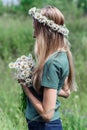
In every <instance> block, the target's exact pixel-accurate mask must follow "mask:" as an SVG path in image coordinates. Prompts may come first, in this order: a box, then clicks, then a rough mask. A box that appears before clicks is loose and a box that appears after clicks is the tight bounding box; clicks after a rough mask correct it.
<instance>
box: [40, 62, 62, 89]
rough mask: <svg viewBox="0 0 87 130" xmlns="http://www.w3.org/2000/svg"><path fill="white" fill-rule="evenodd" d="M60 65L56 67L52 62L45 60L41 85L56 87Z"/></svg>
mask: <svg viewBox="0 0 87 130" xmlns="http://www.w3.org/2000/svg"><path fill="white" fill-rule="evenodd" d="M59 74H60V67H58V65H57V67H56V65H55V64H54V63H53V62H47V63H45V65H44V68H43V73H42V80H41V86H44V87H48V88H53V89H58V84H59V76H60V75H59Z"/></svg>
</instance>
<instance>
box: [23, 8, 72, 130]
mask: <svg viewBox="0 0 87 130" xmlns="http://www.w3.org/2000/svg"><path fill="white" fill-rule="evenodd" d="M29 14H30V15H31V16H32V17H33V26H34V38H36V43H35V57H36V60H37V65H36V67H35V69H34V71H33V77H32V79H33V87H30V88H27V87H26V86H24V85H22V87H23V90H24V92H25V94H26V95H27V108H26V114H25V115H26V118H27V122H28V128H29V130H48V129H49V130H62V129H63V128H62V123H61V119H60V113H59V107H60V102H59V99H58V96H63V97H68V96H69V94H70V90H71V89H72V88H73V85H72V84H73V78H74V69H73V62H72V54H71V51H70V48H69V44H68V40H66V39H67V38H66V37H67V36H68V33H69V31H68V29H67V28H66V27H65V25H64V16H63V14H62V13H61V12H60V11H59V10H58V9H57V8H56V7H52V6H48V7H45V8H42V9H41V10H40V9H36V8H35V7H34V8H32V9H30V10H29Z"/></svg>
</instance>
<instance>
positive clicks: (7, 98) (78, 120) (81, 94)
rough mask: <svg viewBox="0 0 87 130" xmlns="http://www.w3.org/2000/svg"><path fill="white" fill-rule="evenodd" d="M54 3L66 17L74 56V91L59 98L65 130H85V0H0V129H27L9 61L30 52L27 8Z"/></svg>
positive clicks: (30, 37) (86, 25) (30, 39)
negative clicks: (64, 97) (65, 96)
mask: <svg viewBox="0 0 87 130" xmlns="http://www.w3.org/2000/svg"><path fill="white" fill-rule="evenodd" d="M46 5H53V6H56V7H57V8H59V9H60V10H61V11H62V13H63V14H64V16H65V24H66V25H67V27H68V29H69V30H70V34H69V41H70V43H71V51H72V53H73V57H74V65H75V72H76V83H77V86H78V88H77V91H75V92H73V93H72V94H71V96H70V97H69V98H68V99H63V98H60V100H61V102H62V105H61V108H60V112H61V118H62V120H63V128H64V130H87V88H86V87H87V0H0V130H2V129H3V130H26V129H27V127H26V121H25V118H24V114H23V113H22V110H21V93H22V90H21V88H20V87H19V85H18V83H17V82H16V80H15V79H14V77H13V76H12V74H11V70H10V69H9V68H8V64H9V62H11V61H15V60H16V58H17V57H19V56H21V55H23V54H24V55H28V54H29V53H32V54H33V47H34V42H35V40H34V39H33V37H32V34H33V27H32V19H31V17H30V16H28V10H29V9H30V8H31V7H33V6H36V7H38V8H41V7H44V6H46Z"/></svg>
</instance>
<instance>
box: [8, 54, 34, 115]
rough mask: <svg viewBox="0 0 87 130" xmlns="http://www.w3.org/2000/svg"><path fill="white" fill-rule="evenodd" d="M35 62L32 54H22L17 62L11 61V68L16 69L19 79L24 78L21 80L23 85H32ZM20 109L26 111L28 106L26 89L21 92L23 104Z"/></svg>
mask: <svg viewBox="0 0 87 130" xmlns="http://www.w3.org/2000/svg"><path fill="white" fill-rule="evenodd" d="M34 66H35V62H34V60H33V58H32V55H31V54H29V56H25V55H22V56H21V57H19V58H17V60H16V61H15V62H11V63H9V68H10V69H12V70H14V76H15V78H16V79H17V80H22V81H23V82H20V84H22V85H26V86H27V87H30V86H32V71H33V69H34ZM20 106H21V107H20V109H21V110H22V112H23V113H24V110H25V107H26V95H25V93H24V91H23V92H22V94H21V104H20Z"/></svg>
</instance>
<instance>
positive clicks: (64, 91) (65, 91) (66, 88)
mask: <svg viewBox="0 0 87 130" xmlns="http://www.w3.org/2000/svg"><path fill="white" fill-rule="evenodd" d="M69 95H70V89H69V86H68V77H66V79H65V82H64V86H63V88H62V89H61V90H60V92H59V96H61V97H65V98H67V97H69Z"/></svg>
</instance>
